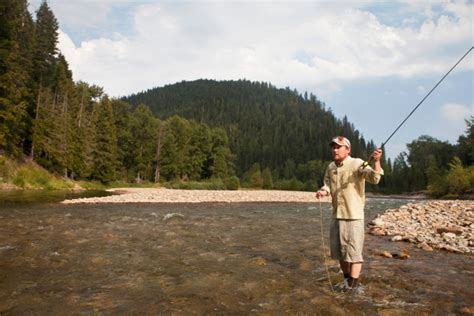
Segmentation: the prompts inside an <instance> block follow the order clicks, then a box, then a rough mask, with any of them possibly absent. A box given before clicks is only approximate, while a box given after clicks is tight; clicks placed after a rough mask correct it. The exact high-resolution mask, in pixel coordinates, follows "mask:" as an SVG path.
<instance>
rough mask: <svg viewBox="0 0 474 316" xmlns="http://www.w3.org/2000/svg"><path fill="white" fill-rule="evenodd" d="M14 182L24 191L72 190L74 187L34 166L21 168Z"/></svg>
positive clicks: (68, 182) (69, 182)
mask: <svg viewBox="0 0 474 316" xmlns="http://www.w3.org/2000/svg"><path fill="white" fill-rule="evenodd" d="M12 182H13V184H14V185H16V186H18V187H20V188H23V189H47V190H60V189H71V188H72V187H73V186H74V184H73V183H72V182H71V181H65V180H62V179H59V178H56V177H54V176H53V175H51V174H50V173H49V172H48V171H46V170H44V169H42V168H38V167H34V166H32V165H26V166H23V167H20V168H19V169H18V170H17V171H16V174H15V175H14V177H13V181H12Z"/></svg>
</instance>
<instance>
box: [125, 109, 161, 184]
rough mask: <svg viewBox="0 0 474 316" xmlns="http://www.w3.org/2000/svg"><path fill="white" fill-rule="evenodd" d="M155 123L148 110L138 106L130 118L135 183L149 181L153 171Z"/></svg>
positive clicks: (156, 127)
mask: <svg viewBox="0 0 474 316" xmlns="http://www.w3.org/2000/svg"><path fill="white" fill-rule="evenodd" d="M157 130H158V126H157V121H156V119H155V117H154V116H153V114H152V113H151V111H150V109H149V108H148V107H146V106H145V105H139V106H138V107H137V108H136V109H135V111H133V113H132V115H131V117H130V131H131V148H130V152H131V153H132V157H131V158H132V159H133V166H132V170H133V171H134V174H135V179H136V181H137V182H141V181H142V180H151V179H152V178H153V174H154V172H153V171H154V170H153V165H152V162H153V160H154V157H155V153H156V137H157Z"/></svg>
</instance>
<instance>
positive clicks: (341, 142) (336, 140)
mask: <svg viewBox="0 0 474 316" xmlns="http://www.w3.org/2000/svg"><path fill="white" fill-rule="evenodd" d="M332 144H338V145H339V146H346V147H347V148H349V149H350V148H351V142H350V141H349V140H348V139H347V138H345V137H344V136H336V137H334V138H333V139H332V140H331V142H330V143H329V146H332Z"/></svg>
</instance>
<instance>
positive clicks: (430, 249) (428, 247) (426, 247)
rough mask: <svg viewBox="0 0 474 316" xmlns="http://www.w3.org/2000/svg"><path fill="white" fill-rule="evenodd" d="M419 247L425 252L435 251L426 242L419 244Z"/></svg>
mask: <svg viewBox="0 0 474 316" xmlns="http://www.w3.org/2000/svg"><path fill="white" fill-rule="evenodd" d="M417 247H418V248H420V249H423V250H425V251H433V248H432V247H431V246H430V245H428V244H427V243H426V242H422V243H419V244H418V245H417Z"/></svg>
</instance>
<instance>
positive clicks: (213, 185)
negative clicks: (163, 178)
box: [163, 179, 227, 190]
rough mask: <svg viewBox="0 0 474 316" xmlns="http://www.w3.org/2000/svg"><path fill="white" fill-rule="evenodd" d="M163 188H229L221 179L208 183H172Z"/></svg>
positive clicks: (207, 181) (164, 184)
mask: <svg viewBox="0 0 474 316" xmlns="http://www.w3.org/2000/svg"><path fill="white" fill-rule="evenodd" d="M163 186H164V187H166V188H169V189H183V190H226V189H227V187H226V185H225V184H224V182H223V181H222V180H221V179H210V180H206V181H172V182H165V183H163Z"/></svg>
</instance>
